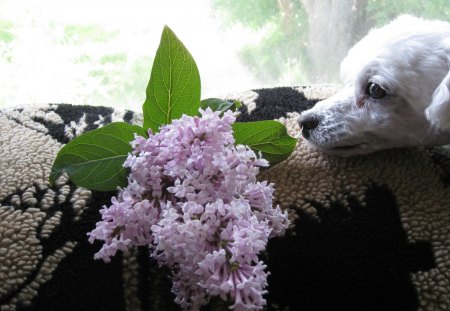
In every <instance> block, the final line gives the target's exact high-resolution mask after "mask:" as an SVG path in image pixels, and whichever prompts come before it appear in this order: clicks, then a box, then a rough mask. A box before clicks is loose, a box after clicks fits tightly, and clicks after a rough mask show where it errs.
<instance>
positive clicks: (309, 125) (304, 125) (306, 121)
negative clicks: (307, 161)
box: [298, 115, 320, 139]
mask: <svg viewBox="0 0 450 311" xmlns="http://www.w3.org/2000/svg"><path fill="white" fill-rule="evenodd" d="M298 122H299V124H300V127H301V129H302V135H303V137H305V138H306V139H308V138H309V137H310V136H311V131H312V130H314V129H315V128H316V127H318V126H319V123H320V118H319V117H317V116H315V115H304V116H300V119H299V120H298Z"/></svg>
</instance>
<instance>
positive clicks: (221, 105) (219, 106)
mask: <svg viewBox="0 0 450 311" xmlns="http://www.w3.org/2000/svg"><path fill="white" fill-rule="evenodd" d="M241 106H242V104H241V102H239V101H237V100H235V101H233V102H229V101H227V100H223V99H220V98H207V99H203V100H202V101H201V102H200V108H202V109H203V110H206V109H207V108H211V110H213V111H220V112H225V111H227V110H231V111H236V110H238V109H239V108H241Z"/></svg>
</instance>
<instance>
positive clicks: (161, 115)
mask: <svg viewBox="0 0 450 311" xmlns="http://www.w3.org/2000/svg"><path fill="white" fill-rule="evenodd" d="M199 107H200V74H199V72H198V69H197V65H196V64H195V61H194V59H193V58H192V55H191V54H190V53H189V51H188V50H187V49H186V48H185V47H184V45H183V43H181V41H180V40H179V39H178V38H177V37H176V36H175V34H174V33H173V32H172V30H170V28H169V27H167V26H165V27H164V30H163V33H162V36H161V42H160V44H159V47H158V50H157V52H156V56H155V61H154V63H153V67H152V73H151V76H150V81H149V83H148V86H147V97H146V99H145V102H144V105H143V112H144V128H145V129H148V128H151V129H152V130H153V132H157V131H158V130H159V127H160V126H161V125H164V124H169V123H170V122H171V121H172V120H173V119H178V118H180V117H181V116H182V115H183V114H187V115H190V116H193V115H196V114H197V112H198V108H199Z"/></svg>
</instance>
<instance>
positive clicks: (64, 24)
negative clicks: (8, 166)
mask: <svg viewBox="0 0 450 311" xmlns="http://www.w3.org/2000/svg"><path fill="white" fill-rule="evenodd" d="M402 13H410V14H414V15H418V16H423V17H426V18H439V19H443V20H447V21H448V20H450V0H434V1H423V0H407V1H387V0H335V1H315V0H277V1H275V0H245V1H240V0H190V1H185V0H128V1H123V0H122V1H119V0H109V1H105V0H39V1H36V0H20V1H18V0H0V83H1V91H0V107H2V106H6V105H18V104H38V103H49V102H52V103H63V102H64V103H72V104H84V105H106V106H113V107H121V108H128V109H134V110H140V107H141V105H142V103H143V101H144V98H145V88H146V84H147V82H148V78H149V76H150V68H151V65H152V62H153V56H154V53H155V51H156V48H157V45H158V43H159V39H160V34H161V31H162V28H163V26H164V25H165V24H167V25H168V26H169V27H171V28H172V29H173V30H174V32H175V33H176V34H177V36H178V37H179V38H180V39H181V40H182V41H183V42H184V44H185V45H186V46H187V48H188V49H189V50H190V51H191V53H192V54H193V56H194V58H195V60H196V61H197V65H198V67H199V70H200V75H201V78H202V97H203V98H205V97H210V96H220V95H223V94H227V93H229V92H233V91H241V90H246V89H251V88H258V87H271V86H279V85H299V84H310V83H335V82H337V81H338V69H339V62H340V60H341V59H342V58H343V56H345V54H346V52H347V50H348V48H349V47H350V46H351V45H353V44H354V43H355V42H356V41H358V40H359V39H360V38H361V37H362V36H364V35H365V34H366V33H367V31H368V30H369V29H370V28H372V27H374V26H380V25H383V24H385V23H387V22H389V21H390V20H392V19H393V18H394V17H395V16H397V15H399V14H402Z"/></svg>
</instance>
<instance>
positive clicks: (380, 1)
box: [366, 0, 450, 26]
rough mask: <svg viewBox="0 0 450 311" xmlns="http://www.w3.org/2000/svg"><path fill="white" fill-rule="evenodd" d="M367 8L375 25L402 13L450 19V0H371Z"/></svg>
mask: <svg viewBox="0 0 450 311" xmlns="http://www.w3.org/2000/svg"><path fill="white" fill-rule="evenodd" d="M366 10H367V12H368V14H367V16H369V17H371V24H372V25H374V26H382V25H384V24H386V23H388V22H389V21H391V20H392V19H393V18H395V17H396V16H398V15H400V14H412V15H415V16H419V17H423V18H427V19H441V20H446V21H450V1H449V0H433V1H424V0H405V1H389V0H369V1H368V3H367V8H366Z"/></svg>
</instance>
